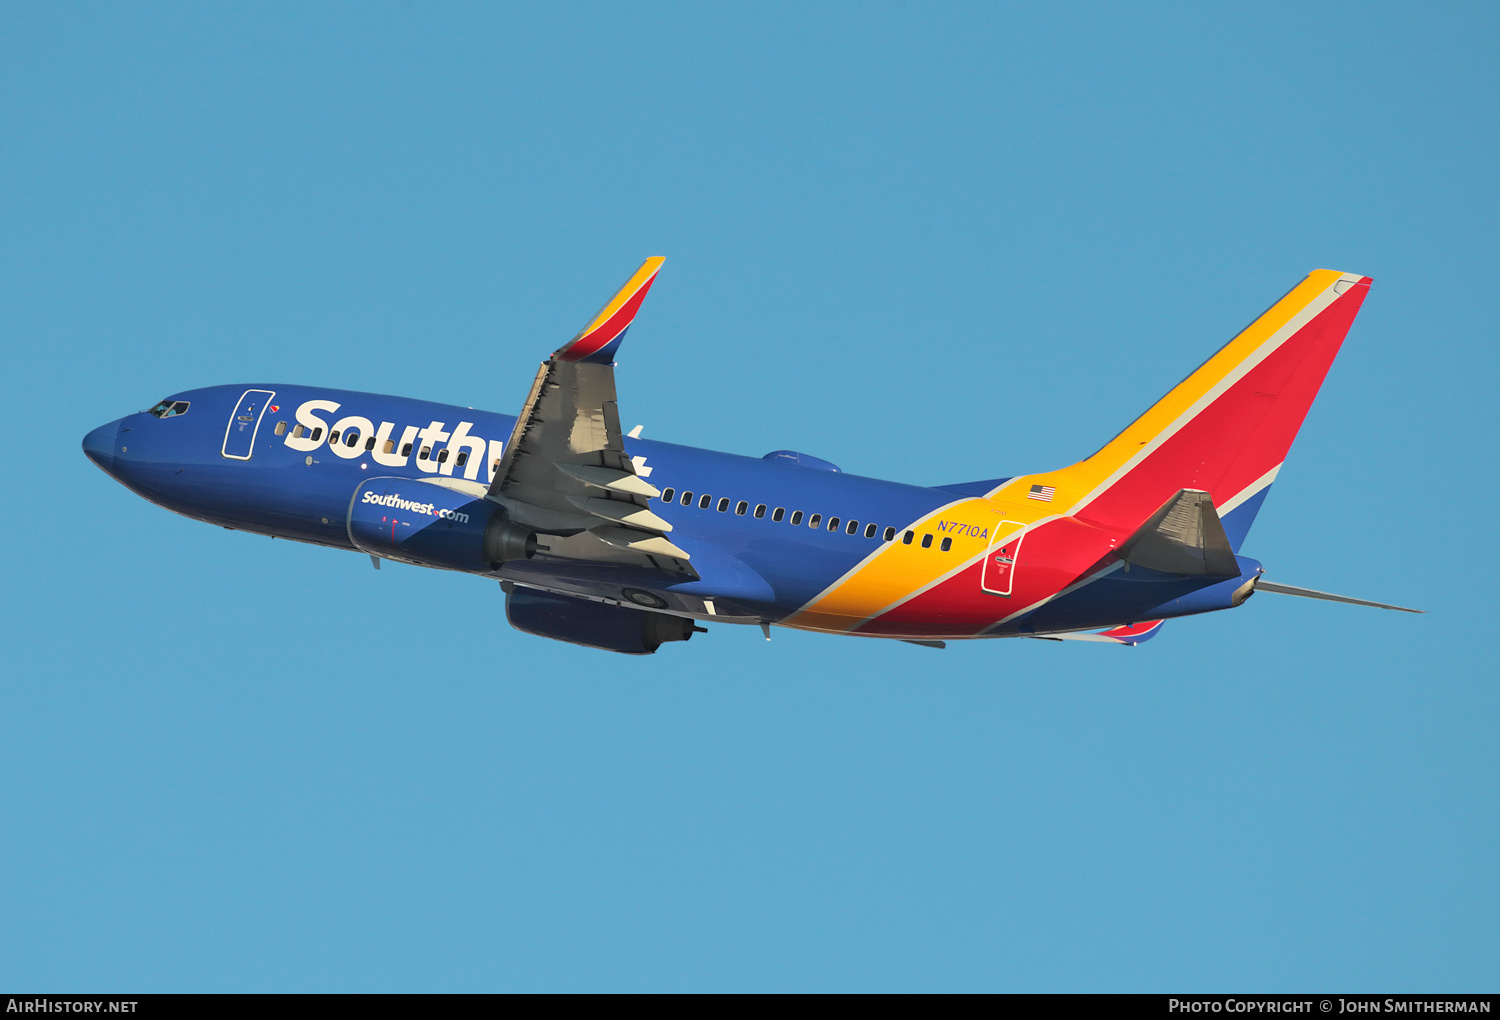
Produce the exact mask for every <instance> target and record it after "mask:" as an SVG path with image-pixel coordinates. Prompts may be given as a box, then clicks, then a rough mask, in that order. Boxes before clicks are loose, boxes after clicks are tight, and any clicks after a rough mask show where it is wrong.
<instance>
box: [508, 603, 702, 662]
mask: <svg viewBox="0 0 1500 1020" xmlns="http://www.w3.org/2000/svg"><path fill="white" fill-rule="evenodd" d="M505 617H506V619H508V620H509V621H510V625H511V626H512V627H514V628H516V630H523V631H525V632H526V633H528V634H535V635H536V636H537V637H544V638H551V639H552V640H554V641H567V642H569V643H570V644H575V645H587V646H588V647H590V648H603V649H605V650H606V651H611V652H624V653H625V654H627V655H650V654H651V653H653V652H655V651H656V650H657V649H658V648H660V647H661V646H662V645H663V644H664V643H665V642H667V641H686V640H688V639H689V638H691V637H692V636H693V631H694V627H693V621H692V620H689V619H685V618H683V617H681V616H669V615H667V614H666V613H653V612H651V611H650V610H646V609H625V608H623V607H621V606H611V605H607V604H606V603H603V602H590V601H588V600H587V599H576V598H572V597H570V596H567V595H553V594H552V593H551V592H543V591H537V590H535V589H533V588H515V589H513V590H512V591H511V592H510V594H508V595H506V596H505Z"/></svg>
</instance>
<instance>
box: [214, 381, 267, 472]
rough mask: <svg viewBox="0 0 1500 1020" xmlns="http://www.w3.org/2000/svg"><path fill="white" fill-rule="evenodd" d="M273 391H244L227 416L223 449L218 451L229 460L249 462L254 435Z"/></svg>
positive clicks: (252, 449) (253, 445)
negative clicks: (227, 422)
mask: <svg viewBox="0 0 1500 1020" xmlns="http://www.w3.org/2000/svg"><path fill="white" fill-rule="evenodd" d="M274 396H276V393H275V391H274V390H246V391H245V395H244V396H242V397H240V402H239V403H238V404H236V405H235V408H234V411H233V413H231V414H230V416H229V426H228V427H227V428H226V429H225V430H224V447H223V449H222V450H221V451H220V452H221V453H223V454H224V456H226V457H228V458H229V459H230V460H249V459H250V454H251V452H252V451H254V449H255V434H256V433H257V432H259V431H260V419H261V418H262V417H263V416H264V415H265V413H266V407H267V406H268V405H269V404H270V402H271V398H272V397H274Z"/></svg>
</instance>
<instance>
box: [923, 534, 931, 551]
mask: <svg viewBox="0 0 1500 1020" xmlns="http://www.w3.org/2000/svg"><path fill="white" fill-rule="evenodd" d="M922 548H923V549H931V548H932V536H931V535H923V536H922Z"/></svg>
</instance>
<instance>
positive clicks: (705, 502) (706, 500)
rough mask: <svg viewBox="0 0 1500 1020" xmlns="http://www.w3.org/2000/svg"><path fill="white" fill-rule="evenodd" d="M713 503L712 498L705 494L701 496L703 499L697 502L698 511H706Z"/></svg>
mask: <svg viewBox="0 0 1500 1020" xmlns="http://www.w3.org/2000/svg"><path fill="white" fill-rule="evenodd" d="M713 501H714V498H713V497H712V496H710V495H709V494H708V493H706V492H705V493H704V494H703V498H702V499H700V500H698V509H699V510H707V509H708V508H709V507H710V506H711V505H713Z"/></svg>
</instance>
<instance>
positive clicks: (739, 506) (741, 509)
mask: <svg viewBox="0 0 1500 1020" xmlns="http://www.w3.org/2000/svg"><path fill="white" fill-rule="evenodd" d="M749 509H750V504H749V503H746V502H745V501H744V500H743V499H742V500H740V501H739V502H738V503H736V504H735V505H734V515H735V516H736V517H743V516H745V511H746V510H749Z"/></svg>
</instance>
